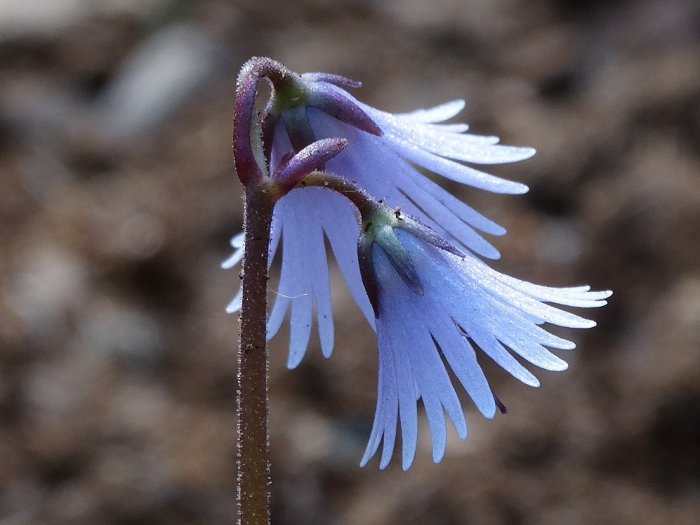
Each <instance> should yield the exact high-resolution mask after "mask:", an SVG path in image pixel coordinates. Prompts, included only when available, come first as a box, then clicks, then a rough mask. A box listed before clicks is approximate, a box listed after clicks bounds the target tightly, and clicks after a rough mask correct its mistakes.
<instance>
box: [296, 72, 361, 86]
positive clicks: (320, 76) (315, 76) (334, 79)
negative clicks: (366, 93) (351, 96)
mask: <svg viewBox="0 0 700 525" xmlns="http://www.w3.org/2000/svg"><path fill="white" fill-rule="evenodd" d="M301 78H303V79H304V80H308V81H310V82H327V83H329V84H333V85H335V86H339V87H345V88H361V87H362V82H358V81H357V80H352V79H351V78H347V77H344V76H342V75H334V74H333V73H304V74H302V75H301Z"/></svg>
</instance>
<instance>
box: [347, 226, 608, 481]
mask: <svg viewBox="0 0 700 525" xmlns="http://www.w3.org/2000/svg"><path fill="white" fill-rule="evenodd" d="M363 236H364V239H363V241H362V242H361V243H360V255H361V260H362V266H363V277H364V278H365V280H366V281H370V282H372V284H371V286H368V290H371V291H372V292H373V294H374V297H373V298H372V302H373V304H374V306H375V311H376V315H377V321H376V328H377V338H378V347H379V382H378V393H377V409H376V413H375V419H374V426H373V428H372V433H371V436H370V438H369V443H368V445H367V449H366V451H365V455H364V457H363V458H362V464H363V465H364V464H366V463H367V461H369V459H370V458H371V457H372V456H373V455H374V454H375V453H376V452H377V450H378V448H379V444H380V442H382V441H383V447H382V454H381V462H380V467H381V468H384V467H385V466H386V465H387V464H388V463H389V460H390V459H391V456H392V454H393V450H394V442H395V438H396V432H397V426H398V423H399V422H400V423H401V437H402V465H403V468H404V469H407V468H408V467H409V466H410V465H411V463H412V461H413V457H414V454H415V450H416V442H417V431H418V430H417V429H418V424H417V400H419V399H420V400H422V403H423V405H424V407H425V412H426V415H427V419H428V424H429V427H430V433H431V436H432V445H433V459H434V461H436V462H437V461H439V460H440V459H441V457H442V455H443V452H444V449H445V440H446V426H445V414H447V417H448V418H449V419H450V420H451V421H452V423H453V425H454V427H455V429H456V431H457V434H458V435H459V436H460V437H461V438H465V437H466V435H467V425H466V421H465V418H464V413H463V411H462V407H461V405H460V402H459V400H458V398H457V395H456V393H455V389H454V386H453V384H452V381H451V380H450V378H449V376H448V373H447V369H448V368H449V369H451V370H452V371H453V372H454V375H455V376H456V378H457V379H458V380H459V382H460V383H461V384H462V386H463V388H464V389H465V391H466V392H467V393H468V394H469V396H470V397H471V399H472V400H473V402H474V404H475V405H476V407H477V408H478V409H479V411H480V412H481V413H482V414H483V415H484V416H485V417H487V418H491V417H493V415H494V413H495V410H496V404H497V402H498V401H497V399H496V397H495V396H494V394H493V393H492V391H491V389H490V387H489V384H488V381H487V379H486V377H485V376H484V373H483V371H482V369H481V366H480V364H479V362H478V358H483V357H488V358H490V359H491V360H493V361H494V362H495V363H497V364H498V365H499V366H500V367H502V368H503V369H504V370H506V371H507V372H509V373H510V374H511V375H513V377H515V378H516V379H518V380H520V381H522V382H523V383H525V384H527V385H531V386H538V385H539V382H538V381H537V379H536V378H535V376H534V375H532V373H531V372H530V371H528V370H527V368H525V367H524V366H523V365H522V364H521V363H520V362H519V361H518V360H517V359H516V358H515V357H514V354H515V355H518V356H519V357H521V358H522V359H524V360H526V361H528V362H529V363H532V364H533V365H535V366H538V367H540V368H543V369H546V370H565V369H566V368H567V364H566V362H565V361H563V360H562V359H560V358H559V357H557V356H556V355H554V354H553V353H552V352H550V351H549V349H560V350H571V349H573V348H574V347H575V345H574V343H573V342H571V341H567V340H565V339H562V338H560V337H557V336H555V335H553V334H551V333H549V332H548V331H547V330H545V329H544V328H542V326H541V325H542V324H544V323H549V324H552V325H558V326H565V327H570V328H589V327H592V326H594V325H595V323H594V322H593V321H589V320H586V319H584V318H582V317H579V316H577V315H574V314H571V313H569V312H566V311H564V310H561V309H559V308H557V307H555V306H552V304H556V305H566V306H575V307H586V308H587V307H597V306H603V305H604V304H606V302H605V299H606V298H607V297H608V296H610V294H611V292H609V291H603V292H595V291H590V287H588V286H579V287H573V288H550V287H545V286H538V285H535V284H532V283H528V282H525V281H521V280H519V279H514V278H512V277H509V276H507V275H504V274H501V273H499V272H497V271H495V270H493V269H491V268H489V267H488V266H487V265H486V264H485V263H484V262H483V261H481V260H479V259H478V258H476V257H474V256H472V255H470V254H468V253H460V252H459V251H458V250H457V249H455V248H454V247H451V246H449V245H446V244H445V243H444V241H440V240H438V241H436V240H435V236H434V235H431V234H430V232H429V231H428V230H427V229H425V228H423V227H422V226H421V225H419V224H417V223H416V222H415V221H412V220H411V219H410V218H407V217H403V218H398V219H396V220H389V221H380V223H379V224H374V225H372V226H370V227H369V228H368V232H367V233H364V234H363ZM372 292H371V293H372ZM548 303H551V304H548Z"/></svg>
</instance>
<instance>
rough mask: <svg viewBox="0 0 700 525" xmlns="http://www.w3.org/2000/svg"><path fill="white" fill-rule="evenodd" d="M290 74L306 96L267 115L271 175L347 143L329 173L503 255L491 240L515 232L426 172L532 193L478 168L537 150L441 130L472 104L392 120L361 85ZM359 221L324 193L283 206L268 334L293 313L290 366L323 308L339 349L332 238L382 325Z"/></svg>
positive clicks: (275, 234)
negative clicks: (362, 258)
mask: <svg viewBox="0 0 700 525" xmlns="http://www.w3.org/2000/svg"><path fill="white" fill-rule="evenodd" d="M281 67H283V66H281ZM286 71H287V73H286V74H287V75H288V76H289V78H291V79H292V80H293V82H295V89H296V90H297V92H298V94H297V95H296V96H294V97H292V96H289V95H286V96H284V97H282V96H280V97H279V99H278V100H277V101H276V102H272V103H271V104H270V105H269V107H268V109H267V112H268V114H267V118H266V119H265V121H264V125H263V139H264V141H265V144H266V147H267V148H268V149H269V150H270V151H269V157H270V159H269V162H270V171H274V170H275V169H276V166H277V165H278V163H280V162H281V161H283V159H285V158H286V156H288V154H289V153H290V152H293V151H294V149H295V148H296V149H299V148H300V147H303V146H304V145H306V144H308V143H309V142H310V141H313V140H318V139H322V138H329V137H340V138H345V139H347V140H348V146H347V148H346V149H345V150H344V151H343V152H342V153H340V154H339V155H337V156H335V157H334V158H333V159H331V160H330V161H329V162H328V163H327V164H326V170H327V171H329V172H332V173H334V174H336V175H339V176H341V177H344V178H346V179H348V180H350V181H353V182H355V183H356V184H357V185H359V186H360V187H362V188H363V189H365V190H366V191H368V192H369V193H370V194H371V195H373V196H374V197H375V198H377V199H378V200H382V201H383V202H385V203H387V204H388V205H390V206H400V207H401V208H402V209H403V210H404V211H405V212H406V213H408V214H410V215H412V216H414V217H416V218H418V219H419V220H420V221H421V222H423V223H424V224H426V225H428V226H430V227H431V228H432V229H433V230H435V231H436V232H437V233H439V234H440V235H443V236H444V237H445V238H447V239H449V240H450V241H451V242H453V243H454V244H455V245H456V246H458V247H460V248H463V249H465V250H468V251H471V252H473V253H476V254H478V255H480V256H482V257H486V258H493V259H495V258H498V257H499V253H498V251H497V250H496V249H495V248H494V247H493V246H492V245H491V244H490V243H489V242H488V241H486V240H485V239H484V238H483V237H482V235H481V234H482V233H487V234H491V235H503V234H505V229H504V228H502V227H501V226H499V225H498V224H496V223H495V222H493V221H491V220H490V219H488V218H486V217H484V216H483V215H481V214H480V213H478V212H477V211H476V210H474V209H473V208H471V207H470V206H468V205H466V204H465V203H463V202H462V201H460V200H459V199H457V198H455V197H454V196H453V195H451V194H450V193H449V192H447V191H445V190H444V189H442V188H441V187H440V186H439V185H437V184H436V183H434V182H432V181H431V180H430V179H428V178H427V177H425V176H424V175H423V174H421V173H420V172H419V171H418V169H417V168H418V167H420V168H423V169H426V170H428V171H431V172H433V173H435V174H436V175H439V176H442V177H445V178H447V179H450V180H453V181H457V182H460V183H463V184H467V185H470V186H473V187H475V188H480V189H483V190H487V191H491V192H496V193H511V194H514V193H524V192H526V191H527V187H526V186H525V185H523V184H520V183H517V182H512V181H508V180H505V179H502V178H499V177H495V176H493V175H489V174H487V173H484V172H482V171H479V170H477V169H475V168H473V167H471V166H469V165H468V164H477V165H478V164H484V165H486V164H489V165H490V164H498V163H505V162H515V161H518V160H523V159H526V158H528V157H530V156H532V155H533V154H534V150H533V149H532V148H520V147H513V146H503V145H500V144H498V138H497V137H492V136H481V135H474V134H469V133H466V131H467V129H468V126H467V125H466V124H440V122H443V121H445V120H448V119H450V118H452V117H454V116H455V115H457V114H458V113H459V112H460V111H461V110H462V108H463V107H464V101H462V100H455V101H452V102H448V103H446V104H442V105H440V106H437V107H434V108H431V109H422V110H417V111H414V112H412V113H404V114H395V115H392V114H390V113H386V112H382V111H379V110H376V109H374V108H371V107H370V106H367V105H365V104H362V103H361V102H359V101H357V100H356V99H355V98H353V97H352V96H351V95H350V94H349V93H348V92H347V91H346V90H345V89H343V87H359V85H360V84H359V83H357V82H353V81H351V80H348V79H345V78H343V77H339V76H336V75H328V74H324V73H307V74H304V75H296V74H295V73H292V72H290V71H288V70H286ZM273 100H275V99H273ZM465 163H468V164H465ZM355 213H356V211H355V209H354V208H353V206H352V205H351V204H350V203H349V202H348V201H347V200H346V199H344V198H343V197H341V196H340V195H338V194H336V193H334V192H332V191H328V190H325V189H322V188H309V189H304V190H303V191H300V190H295V191H292V192H291V193H289V194H288V195H286V196H285V197H284V198H283V199H282V200H281V201H280V202H279V203H278V204H277V206H276V208H275V214H274V219H273V229H272V242H271V245H270V261H271V262H272V261H273V259H274V256H275V255H276V253H277V251H278V248H279V247H281V248H282V253H283V254H284V255H283V257H282V268H281V276H280V283H279V288H278V290H277V292H278V293H277V294H276V295H275V298H274V306H273V308H272V310H271V313H270V317H269V323H268V336H269V337H270V338H271V337H273V336H274V335H275V334H276V333H277V331H278V330H279V328H280V327H281V325H282V323H283V321H284V319H285V316H286V314H287V312H288V310H291V314H290V350H289V360H288V366H289V367H290V368H293V367H295V366H297V365H298V364H299V362H300V361H301V359H302V358H303V356H304V353H305V352H306V347H307V345H308V341H309V338H310V334H311V326H312V324H313V322H312V320H313V317H314V316H313V313H314V309H315V311H316V316H315V317H316V322H317V324H318V331H319V336H320V340H321V348H322V351H323V354H324V355H325V356H329V355H330V354H331V352H332V350H333V344H334V338H333V332H334V329H333V316H332V312H331V306H330V305H331V296H330V288H329V285H328V263H327V258H326V250H325V241H324V237H326V238H327V239H328V241H329V243H330V246H331V249H332V251H333V253H334V255H335V258H336V260H337V262H338V265H339V267H340V270H341V272H342V273H343V276H344V278H345V280H346V282H347V284H348V288H349V291H350V293H351V295H352V296H353V298H354V300H355V301H356V303H357V304H358V306H359V307H360V309H361V310H362V312H363V313H364V314H365V317H366V318H367V320H368V322H369V323H370V324H373V323H374V316H373V315H372V311H371V307H370V305H369V303H368V301H367V297H366V294H365V292H364V289H363V287H362V283H361V279H360V275H359V271H358V269H357V268H358V267H357V258H356V253H355V245H356V242H357V238H358V234H359V231H358V228H357V222H356V220H355V218H354V217H355ZM241 239H242V238H236V237H234V239H232V244H233V245H234V248H235V250H236V251H235V252H234V254H233V256H232V257H231V258H230V259H229V260H227V261H226V262H225V263H224V267H225V268H229V267H232V266H233V265H234V264H236V263H237V262H238V261H239V260H240V257H241V254H240V253H239V252H238V250H239V249H241V248H242V246H241V245H240V243H241ZM239 304H240V294H239V295H238V296H236V297H235V298H234V300H233V301H232V302H231V304H230V305H229V307H228V311H230V312H233V311H236V310H237V308H238V307H239Z"/></svg>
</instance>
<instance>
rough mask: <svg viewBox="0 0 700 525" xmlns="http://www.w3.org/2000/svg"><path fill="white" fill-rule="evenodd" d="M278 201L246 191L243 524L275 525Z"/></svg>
mask: <svg viewBox="0 0 700 525" xmlns="http://www.w3.org/2000/svg"><path fill="white" fill-rule="evenodd" d="M274 203H275V199H274V197H273V196H272V195H271V194H270V192H269V190H268V188H267V186H266V185H265V184H251V185H249V186H248V187H246V189H245V205H244V229H245V254H244V257H243V273H242V279H243V298H242V306H241V315H240V326H241V330H240V343H239V348H238V395H237V411H236V418H237V419H236V430H237V432H238V446H237V449H236V464H237V466H238V478H237V483H236V489H237V494H236V496H237V503H238V523H239V524H240V525H268V524H269V523H270V483H271V479H270V458H269V455H270V454H269V448H270V447H269V435H268V431H267V415H268V407H267V399H268V396H267V388H268V387H267V383H268V380H267V375H268V374H267V367H268V365H267V362H268V361H267V349H266V316H267V263H268V250H269V244H270V225H271V222H272V210H273V208H274Z"/></svg>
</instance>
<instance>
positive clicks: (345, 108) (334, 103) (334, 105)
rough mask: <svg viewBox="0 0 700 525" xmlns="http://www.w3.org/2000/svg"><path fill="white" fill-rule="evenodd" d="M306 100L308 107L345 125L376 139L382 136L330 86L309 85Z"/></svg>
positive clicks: (377, 129)
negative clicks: (375, 136)
mask: <svg viewBox="0 0 700 525" xmlns="http://www.w3.org/2000/svg"><path fill="white" fill-rule="evenodd" d="M308 100H309V101H308V104H309V106H313V107H316V108H318V109H320V110H321V111H323V112H324V113H328V114H329V115H330V116H331V117H335V118H337V119H338V120H340V121H342V122H345V123H346V124H350V125H351V126H353V127H356V128H358V129H361V130H362V131H366V132H367V133H371V134H372V135H377V136H378V137H381V136H382V135H383V134H384V133H383V132H382V130H381V128H380V127H379V126H377V124H376V123H375V122H374V121H373V120H372V119H371V118H370V117H369V116H368V115H367V113H365V112H364V111H363V110H362V108H360V107H359V106H358V105H357V104H355V103H354V102H352V101H351V100H350V99H348V98H347V97H344V96H343V95H342V94H340V93H339V92H338V91H337V90H335V89H333V88H331V87H330V86H324V85H323V84H318V83H315V84H311V85H310V89H309V99H308Z"/></svg>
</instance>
